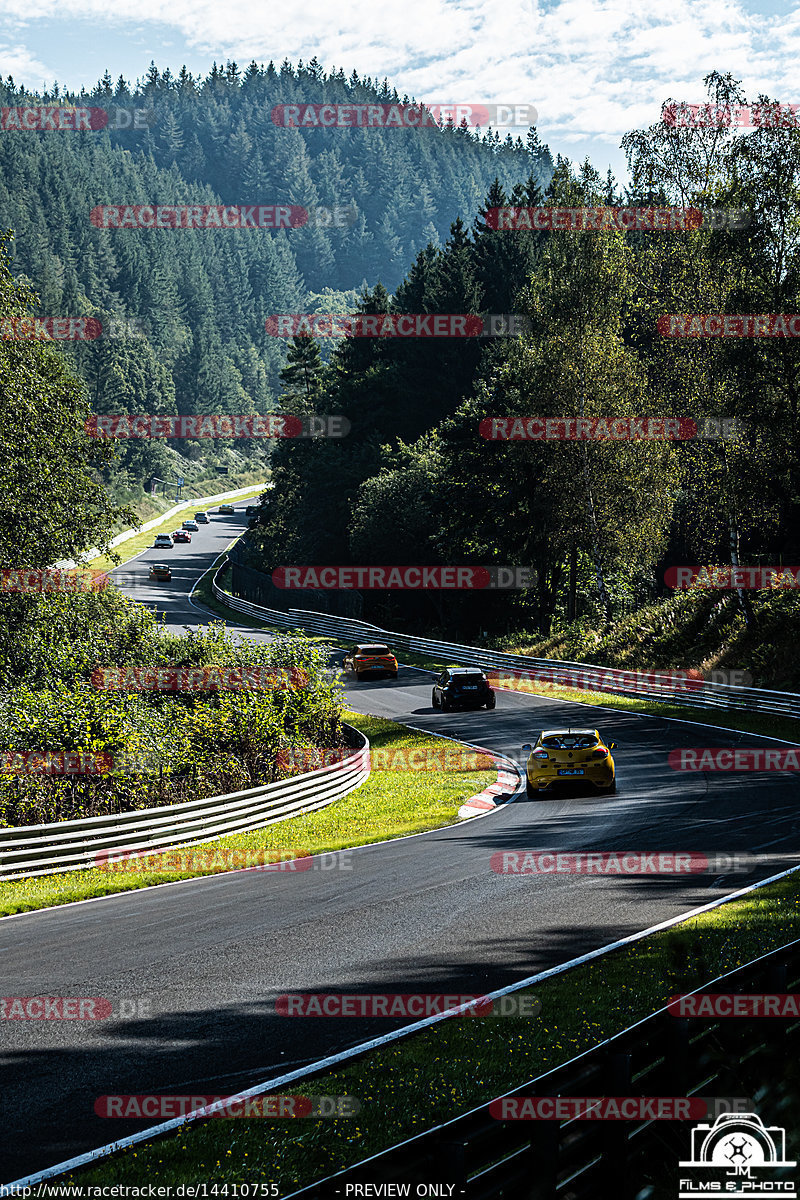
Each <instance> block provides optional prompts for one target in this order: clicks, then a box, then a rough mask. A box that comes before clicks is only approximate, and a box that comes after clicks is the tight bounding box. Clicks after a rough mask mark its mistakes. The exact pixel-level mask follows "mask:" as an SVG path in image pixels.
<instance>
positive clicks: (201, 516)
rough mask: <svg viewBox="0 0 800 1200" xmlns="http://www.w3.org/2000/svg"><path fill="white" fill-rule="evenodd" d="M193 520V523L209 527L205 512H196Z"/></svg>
mask: <svg viewBox="0 0 800 1200" xmlns="http://www.w3.org/2000/svg"><path fill="white" fill-rule="evenodd" d="M194 519H195V521H197V523H198V525H209V524H210V521H209V519H208V513H207V512H196V513H195V514H194Z"/></svg>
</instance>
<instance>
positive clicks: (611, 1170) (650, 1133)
mask: <svg viewBox="0 0 800 1200" xmlns="http://www.w3.org/2000/svg"><path fill="white" fill-rule="evenodd" d="M798 988H800V943H798V942H793V943H791V944H790V945H789V946H785V947H781V948H780V949H779V950H775V951H773V952H772V953H770V954H766V955H765V956H764V957H763V958H760V959H757V960H756V961H755V962H752V963H747V964H746V965H744V966H742V967H739V968H737V969H736V970H734V971H732V972H730V973H729V974H726V975H721V976H719V977H718V978H717V979H715V980H713V981H711V982H709V983H707V984H704V986H703V987H702V988H699V989H697V990H698V991H699V992H700V993H704V992H726V993H727V992H739V993H742V994H744V995H747V994H748V993H751V994H752V993H754V992H761V993H764V992H770V993H772V992H779V993H797V991H798ZM674 990H675V991H676V992H678V991H680V990H681V989H680V988H679V987H675V989H674ZM798 1050H800V1021H798V1020H796V1019H789V1020H765V1021H752V1020H725V1019H716V1020H714V1019H711V1020H709V1018H707V1017H691V1018H681V1017H674V1016H672V1015H670V1013H669V1012H668V1011H667V1010H666V1009H661V1010H660V1011H659V1012H656V1013H653V1015H652V1016H649V1017H646V1018H645V1019H644V1020H642V1021H639V1022H637V1023H636V1024H635V1025H632V1026H631V1027H630V1028H628V1029H625V1030H624V1031H623V1032H622V1033H619V1034H617V1035H616V1036H615V1037H611V1038H609V1039H608V1040H607V1041H604V1042H601V1043H600V1044H599V1045H598V1046H596V1047H594V1048H593V1049H591V1050H587V1051H585V1052H584V1053H583V1054H579V1055H578V1056H577V1057H575V1058H573V1059H571V1060H570V1061H569V1062H566V1063H564V1064H563V1065H562V1066H560V1067H556V1068H555V1069H554V1070H551V1071H548V1072H547V1073H546V1074H543V1075H539V1076H537V1078H536V1079H532V1080H530V1081H529V1082H528V1083H525V1084H523V1085H522V1086H521V1087H518V1088H515V1089H514V1090H513V1091H510V1092H507V1093H506V1095H508V1096H511V1097H513V1096H563V1097H569V1096H688V1097H690V1098H691V1097H696V1096H697V1097H699V1096H702V1097H704V1098H710V1097H720V1098H721V1097H730V1098H734V1097H742V1099H744V1100H746V1099H747V1098H748V1097H753V1096H755V1095H760V1096H761V1097H762V1100H761V1101H760V1102H759V1103H758V1104H757V1107H756V1109H755V1111H756V1112H757V1113H760V1115H761V1117H762V1118H763V1119H764V1124H765V1125H770V1124H771V1119H770V1118H771V1116H773V1115H775V1116H777V1115H778V1113H781V1114H783V1113H785V1114H786V1115H787V1116H788V1115H790V1114H791V1115H794V1113H796V1112H797V1102H798V1099H800V1097H799V1096H798V1094H797V1092H798V1088H797V1075H796V1073H794V1074H792V1073H791V1072H788V1073H787V1063H788V1062H789V1061H794V1060H796V1057H797V1053H798ZM779 1090H782V1091H783V1093H784V1095H783V1100H784V1105H785V1108H783V1109H782V1110H781V1109H779V1108H778V1106H777V1105H776V1103H775V1097H776V1093H777V1092H778V1091H779ZM748 1107H749V1106H748ZM489 1109H490V1105H489V1103H485V1104H482V1105H481V1106H480V1107H479V1108H475V1109H473V1110H472V1111H471V1112H468V1113H466V1114H464V1115H463V1116H459V1117H456V1118H454V1119H453V1120H450V1121H445V1122H442V1124H440V1125H438V1126H436V1127H435V1128H433V1129H429V1130H427V1131H426V1132H425V1133H420V1134H417V1135H416V1136H415V1137H412V1138H409V1139H408V1140H407V1141H405V1142H402V1143H401V1144H400V1145H396V1146H393V1147H392V1148H391V1149H390V1150H385V1151H384V1152H383V1153H380V1154H375V1155H373V1156H372V1157H371V1158H367V1159H364V1160H362V1161H361V1162H359V1163H357V1164H356V1165H355V1166H352V1167H348V1168H346V1169H345V1170H343V1171H339V1172H337V1174H335V1175H329V1176H327V1177H326V1178H324V1179H320V1180H319V1181H318V1182H317V1183H313V1184H310V1185H308V1186H306V1187H302V1188H300V1189H297V1190H295V1191H291V1192H288V1193H286V1194H285V1200H300V1198H301V1197H302V1200H330V1198H331V1197H337V1196H338V1197H345V1196H347V1195H351V1196H353V1195H359V1194H363V1195H370V1194H371V1195H375V1196H377V1195H402V1194H404V1193H403V1192H401V1191H399V1190H395V1189H397V1188H398V1187H401V1186H402V1187H404V1188H408V1191H407V1192H406V1193H405V1194H406V1195H411V1196H414V1195H418V1194H419V1195H422V1194H423V1193H422V1192H421V1191H420V1192H417V1185H419V1184H428V1183H429V1182H430V1181H431V1180H436V1181H439V1182H443V1183H445V1184H446V1185H447V1186H448V1188H450V1189H452V1190H448V1192H447V1193H442V1194H448V1195H453V1196H469V1197H473V1198H474V1200H511V1198H512V1197H515V1198H516V1197H525V1200H596V1198H597V1197H599V1196H608V1197H612V1196H613V1197H614V1200H634V1197H635V1196H639V1197H640V1196H665V1195H671V1196H677V1194H678V1187H677V1179H678V1176H677V1171H678V1164H679V1162H680V1160H681V1159H686V1158H688V1157H689V1151H690V1148H691V1128H692V1125H693V1124H694V1123H695V1122H693V1121H690V1120H685V1121H676V1122H664V1121H651V1120H647V1119H640V1120H639V1121H627V1122H626V1121H610V1122H609V1121H580V1120H576V1121H568V1120H564V1121H524V1120H523V1121H513V1120H511V1121H503V1120H502V1119H498V1118H496V1117H494V1116H493V1115H492V1113H491V1112H490V1111H489ZM723 1111H724V1109H723ZM750 1111H753V1110H752V1109H751V1110H750ZM701 1119H702V1118H701ZM705 1119H706V1120H707V1122H708V1124H713V1121H714V1116H713V1115H712V1116H710V1117H707V1118H705ZM780 1124H781V1125H783V1124H784V1121H783V1120H781V1121H780ZM796 1137H797V1133H796V1128H793V1127H792V1125H790V1126H789V1128H788V1129H787V1133H786V1138H787V1151H788V1148H789V1145H790V1144H791V1146H792V1148H793V1149H794V1148H796ZM786 1157H787V1158H790V1159H794V1158H795V1157H796V1155H795V1154H794V1153H792V1154H788V1152H787V1155H786ZM665 1180H666V1181H669V1182H670V1183H672V1185H673V1186H672V1187H671V1188H670V1189H669V1190H658V1189H657V1188H656V1184H658V1183H659V1182H663V1181H665ZM365 1184H366V1185H369V1186H370V1189H371V1190H370V1191H366V1192H361V1191H360V1190H358V1189H359V1185H362V1187H363V1185H365ZM732 1186H733V1185H732ZM762 1187H763V1188H765V1190H766V1191H769V1192H772V1191H773V1187H767V1186H766V1184H756V1185H755V1186H754V1187H753V1194H759V1192H760V1191H761V1188H762ZM779 1190H782V1187H781V1188H779V1187H778V1186H777V1184H776V1185H775V1187H774V1191H775V1192H777V1191H779ZM748 1193H749V1188H748ZM748 1193H745V1192H744V1191H737V1193H736V1194H737V1195H740V1196H741V1195H745V1194H748ZM424 1194H430V1193H427V1192H426V1193H424ZM437 1194H439V1193H437ZM698 1194H699V1193H698ZM723 1194H724V1193H723Z"/></svg>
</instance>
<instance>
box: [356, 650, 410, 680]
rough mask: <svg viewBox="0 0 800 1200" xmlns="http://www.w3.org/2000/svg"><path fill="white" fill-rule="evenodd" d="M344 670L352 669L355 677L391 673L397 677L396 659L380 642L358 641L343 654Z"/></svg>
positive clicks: (393, 676) (394, 677)
mask: <svg viewBox="0 0 800 1200" xmlns="http://www.w3.org/2000/svg"><path fill="white" fill-rule="evenodd" d="M344 669H345V671H348V670H349V671H353V672H354V673H355V677H356V679H359V680H360V679H361V678H362V677H363V676H364V675H367V674H370V675H374V674H381V675H391V677H392V678H393V679H397V659H396V658H395V656H394V654H392V652H391V650H390V649H389V647H388V646H384V645H383V643H382V642H381V643H380V644H379V643H377V642H359V643H358V645H356V646H353V648H352V650H348V652H347V654H345V656H344Z"/></svg>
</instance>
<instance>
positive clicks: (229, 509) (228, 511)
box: [217, 504, 236, 517]
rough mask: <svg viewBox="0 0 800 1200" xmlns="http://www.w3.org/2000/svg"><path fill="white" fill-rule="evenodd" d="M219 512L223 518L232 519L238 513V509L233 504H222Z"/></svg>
mask: <svg viewBox="0 0 800 1200" xmlns="http://www.w3.org/2000/svg"><path fill="white" fill-rule="evenodd" d="M217 512H218V513H219V514H220V515H221V516H223V517H232V516H233V515H234V513H235V512H236V509H235V508H234V507H233V505H232V504H220V506H219V508H218V509H217Z"/></svg>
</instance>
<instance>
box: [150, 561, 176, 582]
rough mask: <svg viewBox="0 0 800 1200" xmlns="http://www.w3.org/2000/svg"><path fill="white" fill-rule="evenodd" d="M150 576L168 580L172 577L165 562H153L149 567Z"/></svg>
mask: <svg viewBox="0 0 800 1200" xmlns="http://www.w3.org/2000/svg"><path fill="white" fill-rule="evenodd" d="M150 578H151V579H159V580H162V581H169V580H170V579H172V571H170V569H169V567H168V566H167V564H166V563H153V565H152V567H151V568H150Z"/></svg>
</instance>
